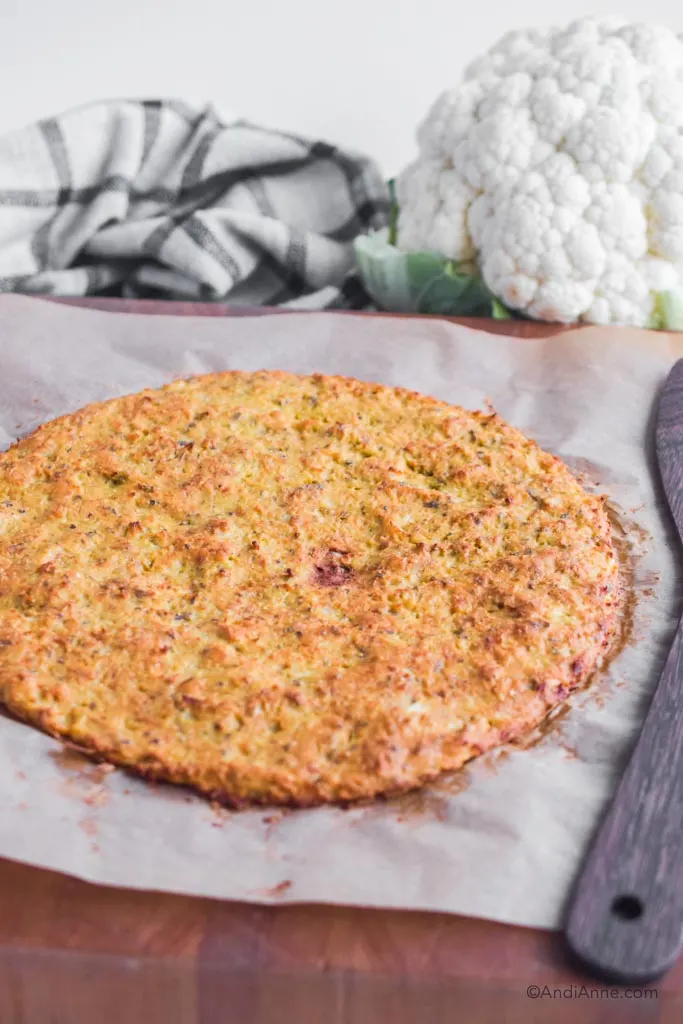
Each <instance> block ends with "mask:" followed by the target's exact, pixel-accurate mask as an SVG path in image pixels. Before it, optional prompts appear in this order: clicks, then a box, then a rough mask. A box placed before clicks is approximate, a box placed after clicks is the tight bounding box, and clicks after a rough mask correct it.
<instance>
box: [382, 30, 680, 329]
mask: <svg viewBox="0 0 683 1024" xmlns="http://www.w3.org/2000/svg"><path fill="white" fill-rule="evenodd" d="M418 143H419V156H418V158H417V160H416V161H415V162H414V163H412V164H411V165H410V166H409V167H407V168H406V169H405V171H404V172H403V173H402V174H401V175H400V176H399V178H398V179H397V182H396V195H397V200H398V204H399V215H398V234H397V244H398V246H399V248H400V249H403V250H405V251H416V250H417V251H419V250H436V251H437V252H439V253H441V254H443V255H444V256H446V257H448V258H449V259H452V260H456V261H459V262H460V261H462V262H470V261H473V262H476V263H477V265H478V267H479V271H480V273H481V275H482V277H483V279H484V281H485V283H486V284H487V285H488V287H489V288H490V289H491V291H492V292H493V293H494V295H496V296H498V298H500V300H501V301H502V302H504V303H505V304H506V306H508V307H509V308H511V309H515V310H519V311H520V312H522V313H523V314H525V315H528V316H531V317H534V318H535V319H539V320H553V321H560V322H564V323H571V322H576V321H583V322H587V323H597V324H609V323H612V324H631V325H634V326H648V325H650V324H652V322H653V317H654V316H655V315H656V310H657V303H658V296H659V295H661V294H662V293H664V294H669V293H675V292H679V291H681V290H683V42H682V41H681V39H679V38H678V36H676V35H675V34H674V33H673V32H671V31H669V30H668V29H666V28H663V27H659V26H653V25H642V24H635V25H634V24H629V23H627V22H624V21H621V20H619V19H614V18H603V19H596V18H587V19H582V20H580V21H575V22H573V23H572V24H571V25H569V26H568V27H566V28H561V29H558V28H552V29H547V30H541V31H535V30H534V31H520V32H512V33H509V34H508V35H506V36H505V37H504V38H503V39H501V41H500V42H499V43H498V44H497V45H496V46H494V47H493V48H492V49H491V50H490V51H489V52H488V53H487V54H485V55H484V56H483V57H481V58H479V59H478V60H476V61H475V62H474V63H473V64H471V65H470V67H469V68H468V69H467V71H466V72H465V76H464V80H463V81H462V83H461V85H460V86H459V87H458V88H456V89H454V90H451V91H448V92H445V93H443V95H441V96H440V97H439V99H438V100H437V101H436V103H435V104H434V106H433V107H432V109H431V111H430V112H429V114H428V116H427V118H426V120H425V121H424V123H423V124H422V125H421V127H420V129H419V131H418Z"/></svg>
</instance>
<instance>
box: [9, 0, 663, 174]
mask: <svg viewBox="0 0 683 1024" xmlns="http://www.w3.org/2000/svg"><path fill="white" fill-rule="evenodd" d="M550 9H554V10H555V11H556V13H555V15H554V17H552V20H553V21H559V22H564V21H570V20H572V19H573V18H575V17H579V16H581V15H585V14H592V13H594V14H605V13H610V14H621V15H623V16H624V17H627V18H630V19H632V20H645V19H649V20H657V21H661V22H664V23H665V24H668V25H669V26H670V27H671V28H674V29H676V30H677V31H683V8H681V6H680V0H621V3H619V2H618V0H592V2H591V0H578V2H576V3H565V4H564V5H562V6H560V5H557V6H556V5H553V4H551V3H549V2H548V0H517V2H515V0H480V2H477V0H470V2H467V3H463V2H461V0H182V2H180V0H107V2H103V0H33V2H31V0H0V132H1V131H5V130H7V129H9V128H12V127H19V126H20V125H22V124H24V123H26V122H27V121H29V120H32V119H34V118H37V117H41V116H44V115H47V114H52V113H57V112H58V111H60V110H61V109H63V108H66V107H69V106H76V105H79V104H82V103H85V102H88V101H90V100H94V99H101V98H110V97H116V96H140V97H143V96H144V97H148V98H159V97H164V96H174V97H177V98H180V99H187V100H194V101H198V102H206V101H210V102H212V103H213V104H214V106H216V107H217V109H218V110H219V111H221V112H224V113H225V114H233V113H234V114H238V115H240V116H244V117H248V118H250V119H252V120H256V121H259V122H261V123H262V124H265V125H272V126H276V127H282V128H287V129H289V130H292V131H297V132H301V133H305V134H309V135H315V136H318V137H321V138H326V139H328V140H329V141H331V142H336V143H343V144H346V145H350V146H354V147H356V148H361V149H363V150H365V151H366V152H368V153H370V154H372V155H374V156H375V158H376V159H377V160H379V161H380V163H381V165H382V167H383V168H384V170H385V172H386V173H387V174H390V173H394V172H395V171H396V170H398V169H399V167H400V166H402V165H403V164H404V163H405V162H406V161H407V160H409V159H410V158H411V156H412V154H413V145H414V143H413V136H414V131H415V126H416V123H417V122H418V121H419V120H420V119H421V118H422V117H423V115H424V114H425V113H426V110H427V108H428V106H429V105H430V104H431V102H432V101H433V99H435V98H436V95H437V94H438V93H439V92H440V91H441V90H442V89H443V88H446V87H448V86H450V85H453V84H455V82H456V81H457V79H458V77H459V74H460V72H461V70H462V68H463V66H464V64H466V63H467V62H468V61H469V60H470V59H471V58H472V57H474V56H476V55H477V54H478V53H479V52H480V51H482V50H483V49H486V48H487V47H488V46H489V45H490V44H491V43H493V42H495V40H496V39H497V37H498V36H500V35H502V34H503V32H505V31H507V30H508V29H510V28H517V27H522V26H525V25H531V24H544V23H546V22H548V21H549V20H550V19H551V16H550V15H549V14H548V13H547V12H548V11H549V10H550Z"/></svg>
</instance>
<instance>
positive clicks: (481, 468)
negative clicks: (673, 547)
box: [0, 372, 620, 806]
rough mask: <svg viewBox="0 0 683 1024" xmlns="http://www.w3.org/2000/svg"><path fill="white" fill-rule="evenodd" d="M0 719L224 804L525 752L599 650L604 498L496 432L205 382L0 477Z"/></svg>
mask: <svg viewBox="0 0 683 1024" xmlns="http://www.w3.org/2000/svg"><path fill="white" fill-rule="evenodd" d="M0 580H1V581H2V582H1V588H0V697H1V699H2V700H3V701H4V703H5V704H6V705H7V707H8V708H9V709H10V710H11V711H12V712H14V713H15V714H17V715H18V716H20V717H23V718H24V719H26V720H28V721H30V722H33V723H35V724H37V725H38V726H40V727H41V728H42V729H44V730H45V731H47V732H49V733H51V734H53V735H55V736H61V737H64V738H69V739H70V740H72V741H74V742H75V743H77V744H79V745H80V746H81V747H83V748H86V749H88V750H90V751H92V752H93V753H96V754H98V755H100V756H102V757H103V758H105V759H107V760H110V761H112V762H114V763H117V764H121V765H125V766H126V767H128V768H131V769H134V770H137V771H138V772H141V773H142V774H143V775H146V776H149V777H154V778H159V779H166V780H169V781H172V782H176V783H184V784H187V785H189V786H193V787H194V788H196V789H197V790H199V791H201V792H202V793H204V794H207V795H209V796H211V797H213V798H215V799H218V800H221V801H225V802H226V803H228V804H232V805H236V806H237V805H242V804H248V803H264V804H292V805H299V806H306V805H313V804H317V803H321V802H325V801H344V802H345V801H351V800H354V799H358V798H367V797H373V796H377V795H379V794H390V793H394V792H398V791H401V790H404V789H408V788H412V787H416V786H419V785H420V784H422V783H424V782H426V781H427V780H429V779H432V778H434V777H435V776H437V775H438V774H439V773H441V772H443V771H445V770H451V769H455V768H458V767H459V766H461V765H462V764H464V763H465V762H466V761H468V760H470V758H472V757H474V756H476V755H477V754H480V753H481V752H483V751H485V750H487V749H488V748H491V747H494V746H496V745H497V744H500V743H503V742H505V741H507V740H510V739H512V738H515V737H518V736H520V735H521V734H523V733H525V732H527V731H528V730H530V729H531V728H532V727H533V726H535V725H536V724H537V723H539V721H541V720H542V719H543V717H544V716H545V715H546V714H547V712H548V711H549V710H550V709H551V708H552V707H553V706H555V705H556V704H558V703H559V702H561V701H562V700H564V699H565V698H566V697H567V695H568V694H569V693H570V691H572V690H573V689H575V688H577V687H580V686H581V685H582V684H583V683H585V681H586V680H587V678H588V677H589V676H590V674H591V672H592V671H593V670H594V668H595V667H596V665H597V664H598V662H599V660H600V659H601V656H602V655H603V653H604V652H605V649H606V647H607V646H608V645H609V644H610V641H611V639H612V637H613V636H614V634H615V631H616V624H617V621H618V614H619V608H620V583H619V572H618V562H617V558H616V556H615V551H614V548H613V544H612V539H611V531H610V525H609V521H608V518H607V515H606V512H605V510H604V508H603V505H602V502H601V499H600V498H598V497H594V496H591V495H589V494H587V493H586V492H585V491H584V490H583V489H582V488H581V486H580V485H579V483H578V482H577V481H576V479H575V478H574V477H573V476H572V475H571V473H570V472H569V470H568V469H567V468H566V467H565V466H564V465H563V464H562V463H561V462H560V461H559V459H557V458H555V457H554V456H552V455H549V454H547V453H546V452H544V451H542V450H541V449H540V448H539V447H538V446H537V445H536V444H535V443H534V442H533V441H530V440H528V439H527V438H526V437H524V436H523V435H522V434H520V433H519V432H518V431H516V430H514V429H513V428H511V427H510V426H508V425H507V424H506V423H505V422H503V420H501V419H500V418H499V417H498V416H497V415H495V414H485V413H480V412H468V411H466V410H464V409H461V408H457V407H455V406H450V405H446V404H444V403H442V402H438V401H435V400H434V399H431V398H427V397H424V396H422V395H419V394H415V393H413V392H410V391H404V390H401V389H398V388H390V387H384V386H380V385H376V384H367V383H362V382H360V381H357V380H352V379H347V378H342V377H324V376H317V375H316V376H313V377H299V376H293V375H290V374H287V373H273V372H259V373H252V374H246V373H232V372H231V373H222V374H215V375H210V376H206V377H200V378H194V379H192V380H189V381H177V382H175V383H173V384H171V385H169V386H167V387H165V388H162V389H160V390H158V391H145V392H141V393H140V394H136V395H131V396H128V397H124V398H120V399H115V400H112V401H109V402H105V403H102V404H96V405H91V406H88V407H87V408H85V409H83V410H81V411H80V412H77V413H75V414H73V415H70V416H66V417H63V418H61V419H58V420H54V421H52V422H50V423H48V424H46V425H44V426H42V427H40V428H39V429H38V430H37V431H36V432H35V433H33V434H32V435H30V436H29V437H27V438H25V439H24V440H22V441H20V442H18V443H17V444H16V445H15V446H13V447H12V448H11V449H10V450H9V451H7V452H5V453H4V454H2V455H0Z"/></svg>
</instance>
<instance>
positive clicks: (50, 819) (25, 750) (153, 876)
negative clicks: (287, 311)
mask: <svg viewBox="0 0 683 1024" xmlns="http://www.w3.org/2000/svg"><path fill="white" fill-rule="evenodd" d="M680 356H683V335H681V336H678V337H676V336H675V335H666V334H655V333H650V332H645V331H635V330H626V329H618V330H615V329H611V330H610V329H594V328H584V329H581V330H575V331H572V332H570V333H567V334H564V335H562V336H558V337H553V338H549V339H547V340H543V341H515V340H513V339H510V338H505V337H497V336H492V335H486V334H484V333H482V332H478V331H469V330H466V329H464V328H459V327H455V326H452V325H449V324H446V323H444V322H440V321H438V320H429V321H427V320H422V321H420V320H404V321H401V320H388V319H383V318H374V317H360V316H347V315H338V314H337V315H333V314H312V315H291V316H277V317H275V316H270V317H268V316H266V317H257V318H227V319H224V318H206V319H200V318H191V319H189V318H173V317H170V316H169V317H166V316H132V315H129V314H112V313H102V312H95V311H90V310H81V309H69V308H66V307H61V306H58V305H55V304H53V303H50V302H46V301H44V300H41V299H28V298H23V297H18V296H5V297H3V298H0V447H4V446H6V445H7V444H9V443H10V442H11V441H13V440H14V439H15V438H16V437H17V436H19V435H21V434H24V433H26V432H28V431H29V430H31V429H33V428H34V427H35V426H36V425H37V424H38V423H40V422H42V421H43V420H46V419H50V418H52V417H53V416H56V415H58V414H61V413H65V412H68V411H71V410H75V409H77V408H79V407H80V406H82V405H84V404H86V403H87V402H91V401H93V400H96V399H102V398H108V397H110V396H114V395H121V394H124V393H127V392H131V391H137V390H139V389H140V388H143V387H147V386H152V387H154V386H158V385H160V384H163V383H165V382H166V381H168V380H170V379H171V378H173V377H176V376H187V375H190V374H194V373H205V372H207V371H212V370H222V369H226V368H238V369H243V370H254V369H259V368H279V369H285V370H292V371H298V372H304V373H305V372H311V371H315V370H319V371H322V372H325V373H343V374H350V375H353V376H357V377H360V378H364V379H366V380H372V381H381V382H383V383H385V384H398V385H403V386H407V387H410V388H414V389H416V390H419V391H422V392H425V393H427V394H432V395H435V396H437V397H438V398H442V399H446V400H447V401H451V402H456V403H459V404H462V405H465V406H468V407H470V408H482V407H483V404H484V401H485V399H487V398H488V399H490V400H491V401H492V402H493V404H494V406H495V407H496V408H497V409H498V411H499V412H500V413H501V414H502V415H503V416H504V417H505V418H506V419H508V420H509V421H510V422H511V423H513V424H514V425H515V426H517V427H519V428H521V429H522V430H523V431H525V432H527V433H528V434H529V435H531V436H532V437H534V438H535V439H536V440H537V441H538V442H540V444H541V445H542V446H544V447H545V448H548V449H550V450H552V451H553V452H555V453H556V454H558V455H560V456H561V457H563V458H564V459H565V460H566V461H567V462H568V463H569V464H570V465H571V466H572V467H573V468H574V469H576V470H579V471H583V472H585V473H586V474H587V478H588V480H589V481H590V480H592V481H593V482H594V483H597V484H598V485H599V489H600V490H602V491H604V492H607V493H608V494H609V496H610V499H611V500H612V501H613V502H614V503H615V505H616V506H617V507H618V509H620V510H621V511H620V514H621V516H622V519H623V520H624V521H625V522H626V524H627V530H628V534H629V537H630V541H631V543H632V544H634V545H635V554H636V564H635V572H636V592H637V594H638V601H637V605H636V609H635V615H634V619H635V621H634V632H633V638H632V642H631V643H630V645H629V646H627V648H626V649H625V650H624V651H623V653H622V654H621V655H620V656H619V657H618V658H617V659H616V661H614V662H613V664H612V666H611V668H610V669H609V671H608V672H607V674H606V677H605V678H604V679H602V680H600V681H598V682H597V683H596V684H595V685H594V686H593V687H592V688H591V689H590V690H589V691H587V692H586V693H584V694H580V695H578V696H577V697H575V698H574V700H573V703H572V710H571V711H570V713H569V714H568V715H567V716H565V717H564V718H563V720H562V722H561V724H558V726H557V727H556V728H555V730H551V732H550V733H549V735H547V736H546V738H545V739H544V740H543V741H542V742H541V743H540V744H538V745H537V746H535V747H532V748H530V749H526V750H513V751H512V752H510V753H508V754H506V755H505V756H503V757H501V758H500V759H496V758H495V757H492V756H490V755H489V756H487V757H485V758H483V759H480V760H479V761H477V762H475V763H474V764H473V765H472V767H470V768H468V769H466V770H465V771H464V772H462V773H460V776H459V777H457V779H456V780H455V782H453V783H450V784H444V785H437V786H435V787H431V788H429V789H428V790H427V791H426V792H425V793H423V794H422V795H421V796H418V797H410V798H403V799H402V800H399V801H396V802H388V803H379V804H376V805H374V806H366V807H359V808H354V809H351V810H341V809H336V808H335V809H327V808H323V809H317V810H308V811H294V812H286V813H284V814H282V813H278V812H273V811H268V810H266V811H248V812H238V813H235V812H228V811H226V810H220V809H214V808H212V807H211V805H210V804H208V803H207V802H206V801H204V800H202V799H201V798H199V797H195V796H193V795H191V794H188V793H187V792H186V791H184V790H181V789H178V788H174V787H170V786H155V785H152V784H148V783H144V782H142V781H138V780H135V779H132V778H131V777H130V776H128V775H126V774H125V773H123V772H121V771H118V770H116V771H111V772H108V773H107V772H106V770H103V769H101V768H98V767H95V766H92V765H89V764H88V763H87V762H85V761H83V760H81V759H80V758H78V757H77V756H74V755H70V754H65V753H63V752H62V747H61V745H60V744H59V743H57V742H55V741H54V740H52V739H49V738H47V737H45V736H43V735H42V734H41V733H39V732H37V731H36V730H34V729H32V728H29V727H28V726H25V725H22V724H20V723H18V722H15V721H13V720H11V719H9V718H5V717H0V807H1V808H2V813H0V855H3V856H5V857H10V858H14V859H16V860H21V861H25V862H28V863H30V864H35V865H39V866H41V867H45V868H52V869H56V870H59V871H64V872H68V873H70V874H73V875H77V876H79V877H81V878H85V879H89V880H91V881H94V882H100V883H107V884H111V885H118V886H127V887H131V888H140V889H157V890H168V891H173V892H181V893H192V894H198V895H203V896H212V897H219V898H229V899H237V900H251V901H256V902H264V903H266V902H290V901H297V902H300V901H306V902H308V901H318V902H327V903H346V904H357V905H372V906H383V907H401V908H412V909H429V910H440V911H451V912H456V913H462V914H468V915H474V916H478V917H484V918H492V919H495V920H498V921H505V922H512V923H517V924H523V925H532V926H540V927H544V926H545V927H555V926H558V924H559V922H560V914H561V912H562V907H563V903H564V900H565V898H566V895H567V891H568V888H569V886H570V884H571V880H572V878H573V876H574V874H575V871H576V869H577V867H578V865H579V863H580V860H581V858H582V855H583V853H584V850H585V847H586V843H587V841H588V838H589V836H590V834H591V832H592V830H593V829H594V827H595V825H596V822H597V821H598V819H599V816H600V813H601V811H602V810H603V808H604V806H605V803H606V801H607V800H608V799H609V796H610V794H611V793H612V792H613V788H614V786H615V782H616V779H617V777H618V772H619V770H620V768H621V767H623V763H624V757H625V756H627V754H628V751H629V749H630V747H631V745H632V743H633V741H634V738H635V736H636V734H637V730H638V727H639V725H640V723H641V721H642V717H643V714H644V711H645V708H646V707H647V700H648V697H649V695H650V694H651V693H652V690H653V688H654V685H655V684H656V681H657V676H658V672H659V671H660V670H661V668H662V665H663V659H664V656H665V654H666V646H667V642H668V640H669V639H670V638H671V635H672V632H673V629H674V627H675V614H676V612H677V610H678V594H677V589H678V587H677V582H678V562H679V552H678V549H677V542H676V540H675V538H674V535H673V532H672V527H671V525H670V523H669V520H668V517H667V515H666V512H665V508H664V505H663V497H662V495H661V494H660V493H659V490H658V484H655V483H654V481H656V480H657V475H656V471H655V467H654V462H653V451H652V437H651V432H652V414H653V409H654V402H655V397H656V393H657V391H658V389H659V388H660V387H661V385H662V383H663V381H664V379H665V377H666V374H667V372H668V370H669V368H670V367H671V365H672V363H673V362H674V361H675V360H676V359H677V358H678V357H680Z"/></svg>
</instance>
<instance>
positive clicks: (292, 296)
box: [0, 100, 389, 308]
mask: <svg viewBox="0 0 683 1024" xmlns="http://www.w3.org/2000/svg"><path fill="white" fill-rule="evenodd" d="M388 216H389V195H388V191H387V186H386V184H385V182H384V181H383V179H382V177H381V175H380V173H379V171H378V169H377V167H376V166H375V165H374V163H373V162H372V161H371V160H369V159H368V158H367V157H364V156H362V155H360V154H358V153H353V152H347V151H344V150H342V149H339V148H336V147H335V146H331V145H329V144H327V143H325V142H319V141H311V140H307V139H304V138H300V137H298V136H296V135H290V134H288V133H286V132H279V131H271V130H267V129H264V128H259V127H257V126H255V125H253V124H250V123H248V122H246V121H233V122H230V123H224V122H223V121H221V119H220V118H219V117H218V116H217V114H216V113H215V112H214V110H213V109H212V108H211V107H206V108H203V109H193V108H191V107H189V106H187V105H185V104H183V103H179V102H173V101H158V100H154V101H143V102H136V101H120V102H107V103H96V104H92V105H89V106H85V107H82V108H79V109H77V110H73V111H70V112H68V113H66V114H63V115H61V116H59V117H53V118H49V119H47V120H44V121H40V122H38V123H37V124H34V125H31V126H29V127H28V128H24V129H21V130H19V131H15V132H13V133H11V134H9V135H5V136H4V137H3V138H0V291H15V292H29V293H49V294H54V295H102V294H105V295H122V296H124V297H127V298H145V297H146V298H149V297H155V298H170V299H189V300H193V299H194V300H202V301H207V300H208V301H211V300H223V301H226V302H230V303H234V304H238V305H284V306H287V305H294V306H295V307H298V308H325V307H336V308H362V307H363V306H365V305H366V304H368V299H367V296H366V294H365V293H364V291H363V289H362V287H361V286H360V284H359V283H358V281H357V279H356V278H355V276H354V274H353V273H352V268H353V265H354V257H353V248H352V241H353V239H354V238H355V237H356V236H357V235H359V234H362V233H365V232H367V231H369V230H372V229H375V228H379V227H382V226H383V225H385V224H386V223H387V221H388Z"/></svg>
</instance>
